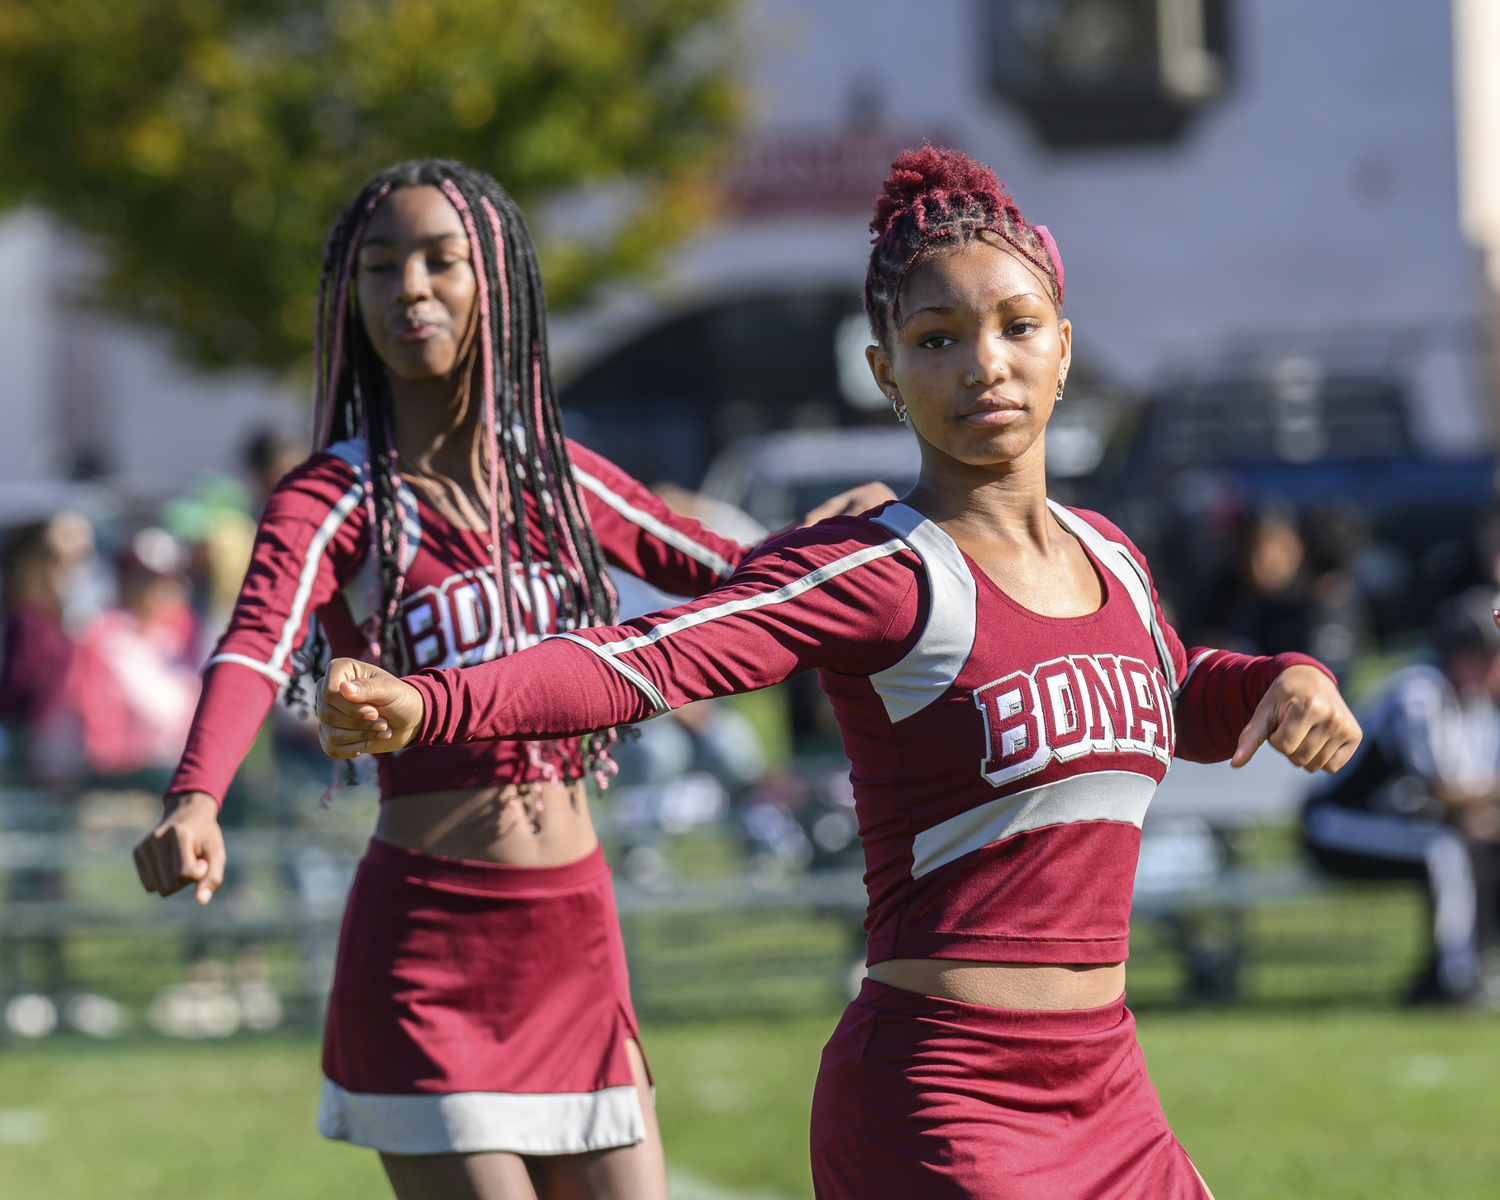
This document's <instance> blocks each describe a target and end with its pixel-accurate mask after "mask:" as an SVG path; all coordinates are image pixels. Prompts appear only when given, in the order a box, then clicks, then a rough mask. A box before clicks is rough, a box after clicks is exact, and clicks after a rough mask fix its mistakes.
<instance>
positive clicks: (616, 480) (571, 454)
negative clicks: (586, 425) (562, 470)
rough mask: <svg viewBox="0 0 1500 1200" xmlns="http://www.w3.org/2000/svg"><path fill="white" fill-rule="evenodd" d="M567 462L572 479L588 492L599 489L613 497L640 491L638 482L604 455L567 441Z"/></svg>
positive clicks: (569, 440)
mask: <svg viewBox="0 0 1500 1200" xmlns="http://www.w3.org/2000/svg"><path fill="white" fill-rule="evenodd" d="M567 443H568V460H569V462H571V463H572V464H573V478H574V479H576V480H578V482H579V483H581V484H583V485H584V486H585V487H586V488H588V489H589V490H590V491H592V492H595V493H598V492H599V491H600V490H601V489H602V490H604V491H607V492H610V493H611V494H614V495H617V496H618V495H621V494H622V493H626V492H639V491H641V484H640V482H639V481H638V480H637V479H636V478H635V477H634V476H632V475H631V474H629V473H628V472H626V471H622V470H621V469H620V468H619V467H617V466H615V464H614V463H612V462H610V461H609V459H607V458H605V457H604V455H602V454H600V453H598V452H597V451H594V450H590V449H589V448H588V447H587V446H585V445H582V444H581V443H579V442H575V441H574V440H573V439H572V438H568V439H567Z"/></svg>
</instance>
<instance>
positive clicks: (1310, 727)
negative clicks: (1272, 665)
mask: <svg viewBox="0 0 1500 1200" xmlns="http://www.w3.org/2000/svg"><path fill="white" fill-rule="evenodd" d="M1363 737H1364V734H1363V732H1362V731H1361V730H1360V728H1359V722H1358V721H1356V720H1355V719H1354V714H1353V713H1351V712H1350V711H1349V706H1348V705H1347V704H1345V703H1344V698H1343V697H1342V696H1341V695H1339V689H1338V685H1337V684H1335V683H1334V682H1333V680H1331V679H1329V678H1328V676H1327V675H1325V674H1323V672H1322V671H1319V670H1318V669H1317V668H1315V667H1308V666H1300V665H1299V666H1295V667H1288V668H1287V669H1286V670H1285V671H1283V672H1282V673H1281V674H1280V675H1278V676H1277V677H1276V682H1275V683H1273V684H1272V685H1271V687H1270V690H1269V691H1267V692H1266V694H1265V695H1264V696H1263V697H1262V698H1261V702H1260V704H1259V706H1258V707H1257V708H1256V710H1255V712H1254V713H1253V714H1251V717H1250V722H1249V724H1247V725H1246V726H1245V728H1244V731H1243V732H1242V733H1241V734H1240V744H1239V746H1238V747H1236V748H1235V752H1234V757H1233V758H1231V759H1230V760H1229V765H1230V766H1233V767H1243V766H1244V765H1245V764H1246V763H1247V762H1249V761H1250V759H1251V757H1252V756H1253V755H1254V754H1255V751H1256V750H1257V748H1259V746H1260V744H1261V743H1262V742H1270V743H1271V746H1272V748H1273V749H1276V750H1280V751H1281V753H1283V754H1284V755H1286V756H1287V758H1288V759H1289V760H1290V761H1291V762H1293V763H1295V764H1296V765H1297V766H1299V767H1301V768H1302V769H1303V770H1305V771H1328V772H1330V773H1332V772H1334V771H1337V770H1338V769H1339V768H1340V767H1342V766H1343V765H1344V764H1345V763H1346V762H1348V761H1349V759H1350V758H1352V757H1353V755H1354V752H1355V751H1356V750H1357V749H1359V743H1360V740H1361V739H1362V738H1363Z"/></svg>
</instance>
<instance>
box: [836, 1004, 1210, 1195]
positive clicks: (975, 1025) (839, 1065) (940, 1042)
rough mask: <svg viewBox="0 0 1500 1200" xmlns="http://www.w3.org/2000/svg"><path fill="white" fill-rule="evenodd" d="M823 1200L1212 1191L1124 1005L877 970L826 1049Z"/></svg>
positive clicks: (1200, 1192)
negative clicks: (1025, 1004)
mask: <svg viewBox="0 0 1500 1200" xmlns="http://www.w3.org/2000/svg"><path fill="white" fill-rule="evenodd" d="M812 1170H813V1185H814V1188H815V1191H816V1193H817V1196H818V1197H819V1200H870V1198H871V1197H878V1196H891V1197H896V1196H900V1197H906V1196H921V1197H922V1198H923V1200H950V1198H951V1200H961V1198H962V1200H970V1198H978V1197H983V1198H984V1200H1011V1198H1014V1200H1037V1198H1039V1197H1046V1198H1047V1200H1208V1192H1207V1190H1206V1189H1205V1188H1204V1186H1203V1184H1202V1182H1201V1181H1200V1180H1199V1178H1198V1174H1197V1172H1196V1171H1195V1170H1194V1169H1193V1165H1192V1163H1191V1162H1190V1161H1189V1160H1188V1156H1187V1154H1186V1152H1185V1151H1184V1150H1183V1149H1182V1147H1181V1146H1180V1145H1178V1143H1177V1139H1176V1138H1174V1137H1173V1136H1172V1131H1171V1130H1170V1129H1169V1128H1168V1127H1167V1121H1166V1118H1165V1117H1164V1116H1163V1115H1162V1111H1161V1103H1160V1101H1159V1100H1158V1099H1157V1096H1156V1089H1155V1088H1154V1087H1153V1086H1152V1085H1151V1081H1150V1080H1149V1079H1147V1077H1146V1062H1145V1059H1144V1058H1143V1057H1142V1055H1141V1050H1140V1046H1139V1045H1138V1044H1137V1043H1136V1039H1135V1018H1134V1017H1133V1016H1132V1015H1131V1013H1130V1010H1129V1009H1127V1008H1126V1007H1125V1002H1124V998H1123V997H1122V998H1121V999H1119V1000H1117V1001H1115V1002H1114V1003H1113V1004H1106V1005H1104V1006H1102V1007H1100V1008H1089V1009H1082V1010H1073V1011H1063V1012H1030V1011H1021V1010H1017V1009H1008V1008H986V1007H983V1006H981V1005H977V1004H964V1003H961V1002H959V1001H955V1000H942V999H937V998H934V997H931V996H920V995H917V994H915V993H913V992H905V991H901V990H900V989H898V988H893V987H888V986H886V985H885V984H882V983H876V982H875V981H874V980H870V979H866V980H865V981H864V986H863V987H862V988H861V989H860V993H859V997H858V999H856V1000H855V1001H854V1003H853V1004H851V1005H850V1006H849V1007H848V1009H847V1010H845V1013H844V1017H843V1020H841V1021H840V1022H839V1025H838V1028H837V1029H836V1030H835V1031H834V1034H833V1037H832V1038H831V1039H830V1040H829V1042H828V1045H827V1047H826V1048H825V1049H824V1051H823V1065H822V1068H821V1070H820V1071H819V1072H818V1084H817V1089H816V1091H815V1092H814V1095H813V1110H812Z"/></svg>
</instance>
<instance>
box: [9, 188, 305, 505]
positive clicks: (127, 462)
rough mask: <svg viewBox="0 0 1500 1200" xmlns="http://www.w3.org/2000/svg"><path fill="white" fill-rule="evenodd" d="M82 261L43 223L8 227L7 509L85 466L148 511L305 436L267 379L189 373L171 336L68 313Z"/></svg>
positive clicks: (298, 414)
mask: <svg viewBox="0 0 1500 1200" xmlns="http://www.w3.org/2000/svg"><path fill="white" fill-rule="evenodd" d="M80 253H81V252H80V248H79V246H78V245H77V243H76V242H75V241H73V240H72V239H70V238H68V236H67V235H66V233H65V231H64V230H63V229H61V228H60V227H59V226H58V225H57V223H56V222H54V221H52V220H51V219H50V218H48V217H46V216H44V215H42V214H39V213H36V212H33V211H31V210H21V211H18V212H14V213H11V214H9V215H7V216H5V217H4V218H3V219H0V280H3V283H4V287H3V289H0V483H3V484H5V485H9V486H10V487H11V488H12V491H8V492H6V495H7V497H9V499H7V500H6V501H5V502H4V503H3V504H0V508H5V509H6V510H7V511H10V510H15V511H21V510H22V509H24V508H25V507H26V506H25V504H24V502H23V500H22V498H20V496H19V495H16V494H13V489H14V487H15V486H19V485H25V484H27V483H28V482H34V483H40V482H42V481H45V480H49V479H56V478H58V477H59V476H64V475H66V474H67V473H68V471H69V470H70V469H71V466H72V464H73V461H74V459H75V457H76V456H78V455H89V454H97V456H98V458H99V460H100V461H101V462H102V465H103V467H104V469H105V478H106V480H107V481H108V482H109V483H111V484H112V485H114V486H115V487H116V488H118V489H119V490H121V491H122V492H123V493H124V494H125V495H126V496H128V497H133V498H138V499H142V500H151V499H156V498H160V497H164V496H168V495H170V494H172V493H174V492H177V491H180V490H182V489H183V488H185V487H186V486H188V485H189V484H191V482H192V481H193V480H194V479H195V478H196V477H197V476H198V475H200V474H201V473H202V472H204V471H205V470H210V469H212V470H219V471H224V472H226V473H228V474H237V473H238V472H239V469H240V467H239V459H240V452H241V447H242V446H243V445H244V443H245V442H246V440H247V439H248V438H249V437H250V436H251V435H252V434H254V433H256V432H258V431H260V430H262V429H265V428H268V427H270V428H276V429H285V430H289V431H295V432H297V433H299V434H300V432H301V431H302V430H303V429H304V427H305V426H306V424H307V416H306V407H305V405H303V404H302V403H301V402H300V400H299V399H298V397H296V396H295V395H293V394H292V393H291V392H290V391H289V390H288V389H286V388H285V387H283V386H281V385H279V384H278V383H276V382H275V381H274V380H273V379H271V378H269V377H268V376H266V375H264V374H262V373H259V372H253V371H227V372H201V371H196V370H193V369H191V368H189V367H186V366H184V365H182V364H181V363H180V362H179V361H178V360H177V358H176V357H175V356H174V355H173V353H172V349H171V346H170V344H169V341H168V339H167V338H166V337H165V336H163V335H161V334H158V333H155V332H153V331H150V330H146V329H143V328H141V327H139V326H135V325H131V324H128V323H126V322H124V321H120V320H115V319H111V318H108V317H106V316H102V315H100V314H96V313H92V312H88V311H80V310H79V309H76V308H74V307H72V306H70V305H69V304H68V303H67V301H66V299H65V292H66V286H65V285H66V284H67V283H68V282H70V281H71V280H72V278H74V276H73V271H74V269H75V268H76V266H77V263H78V259H79V256H80ZM48 494H50V493H48ZM3 517H4V514H3V513H0V519H3Z"/></svg>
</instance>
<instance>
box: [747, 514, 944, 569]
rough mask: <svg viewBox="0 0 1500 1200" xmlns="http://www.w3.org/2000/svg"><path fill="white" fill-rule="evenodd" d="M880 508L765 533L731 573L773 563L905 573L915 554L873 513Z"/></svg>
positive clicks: (916, 560) (915, 565) (913, 563)
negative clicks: (772, 535) (762, 539)
mask: <svg viewBox="0 0 1500 1200" xmlns="http://www.w3.org/2000/svg"><path fill="white" fill-rule="evenodd" d="M883 508H884V506H882V508H880V509H871V510H870V512H868V513H864V514H861V515H859V516H843V517H830V518H829V519H828V520H826V521H819V522H818V523H817V524H816V525H811V526H808V527H807V528H806V529H792V530H789V531H787V532H786V533H783V534H780V535H779V536H777V537H773V538H768V539H767V540H766V541H765V542H763V543H761V545H760V546H758V547H757V548H756V550H755V552H754V553H753V554H752V555H751V556H750V557H749V558H747V559H746V560H745V561H744V562H743V563H741V564H740V568H739V571H737V572H736V575H740V574H744V573H747V572H750V571H756V570H760V571H764V570H768V569H772V568H773V567H782V568H792V569H805V570H807V571H821V572H823V573H825V574H827V575H828V577H830V578H831V577H832V575H833V574H842V573H844V572H846V571H852V570H855V569H858V568H865V567H868V568H871V569H872V572H873V573H875V574H882V575H889V576H891V577H892V578H897V577H905V578H910V576H911V574H912V572H913V571H914V570H920V568H921V559H920V558H919V557H918V556H917V554H916V553H915V552H914V551H913V550H912V549H911V547H910V546H908V545H907V544H906V542H905V541H904V540H903V539H902V538H901V537H900V536H898V535H897V534H896V533H894V532H892V530H890V529H888V528H887V527H886V526H884V525H881V524H880V523H879V522H877V521H876V520H875V519H874V518H875V517H877V516H879V515H880V512H881V511H882V509H883Z"/></svg>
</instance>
